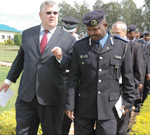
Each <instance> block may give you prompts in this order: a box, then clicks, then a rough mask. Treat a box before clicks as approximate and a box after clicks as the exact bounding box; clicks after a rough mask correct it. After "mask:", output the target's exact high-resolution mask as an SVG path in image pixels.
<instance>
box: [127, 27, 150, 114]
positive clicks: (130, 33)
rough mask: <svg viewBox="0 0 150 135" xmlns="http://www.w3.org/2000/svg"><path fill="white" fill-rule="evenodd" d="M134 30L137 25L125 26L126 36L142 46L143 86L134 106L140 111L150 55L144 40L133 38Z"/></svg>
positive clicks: (149, 67) (148, 76) (136, 110)
mask: <svg viewBox="0 0 150 135" xmlns="http://www.w3.org/2000/svg"><path fill="white" fill-rule="evenodd" d="M136 32H137V27H136V25H129V26H128V27H127V37H128V39H129V40H132V41H134V42H136V43H138V44H140V45H141V46H142V50H143V57H144V76H143V82H144V87H143V88H142V89H140V97H141V98H139V99H136V100H135V103H134V106H135V109H134V111H135V112H139V111H140V106H141V103H142V100H141V99H142V98H143V90H144V89H145V87H147V85H148V80H150V74H149V73H150V56H149V49H148V46H147V45H146V42H144V41H143V40H142V41H141V40H137V39H136V38H135V36H136ZM136 96H137V97H139V96H138V94H137V95H136Z"/></svg>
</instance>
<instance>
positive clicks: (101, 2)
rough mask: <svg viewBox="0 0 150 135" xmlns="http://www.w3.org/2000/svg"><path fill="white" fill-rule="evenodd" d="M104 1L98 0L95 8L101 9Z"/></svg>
mask: <svg viewBox="0 0 150 135" xmlns="http://www.w3.org/2000/svg"><path fill="white" fill-rule="evenodd" d="M103 4H104V3H103V1H102V0H96V2H95V4H94V5H93V10H95V9H101V7H102V5H103Z"/></svg>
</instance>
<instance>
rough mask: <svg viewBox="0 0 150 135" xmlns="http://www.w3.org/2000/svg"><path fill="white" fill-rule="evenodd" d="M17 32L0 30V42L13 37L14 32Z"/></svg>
mask: <svg viewBox="0 0 150 135" xmlns="http://www.w3.org/2000/svg"><path fill="white" fill-rule="evenodd" d="M16 33H18V32H11V31H10V32H9V31H0V42H4V40H7V39H14V34H16Z"/></svg>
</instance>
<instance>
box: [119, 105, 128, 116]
mask: <svg viewBox="0 0 150 135" xmlns="http://www.w3.org/2000/svg"><path fill="white" fill-rule="evenodd" d="M120 110H122V115H125V114H126V113H128V112H129V110H128V109H127V108H126V107H125V106H124V105H123V106H122V107H121V109H120ZM123 110H124V111H123Z"/></svg>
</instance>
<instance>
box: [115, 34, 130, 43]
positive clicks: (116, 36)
mask: <svg viewBox="0 0 150 135" xmlns="http://www.w3.org/2000/svg"><path fill="white" fill-rule="evenodd" d="M114 37H115V38H118V39H121V40H123V41H125V42H129V40H126V39H124V38H122V37H120V36H118V35H115V36H114Z"/></svg>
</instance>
